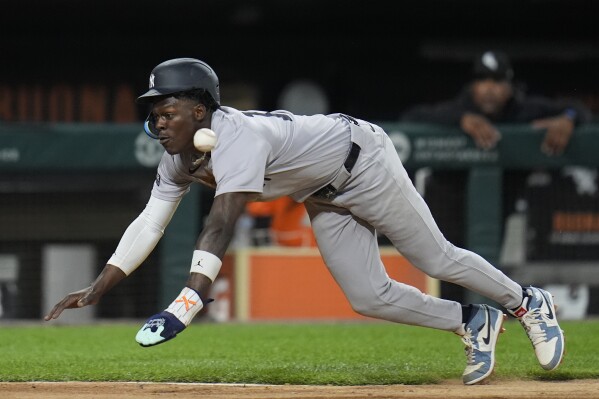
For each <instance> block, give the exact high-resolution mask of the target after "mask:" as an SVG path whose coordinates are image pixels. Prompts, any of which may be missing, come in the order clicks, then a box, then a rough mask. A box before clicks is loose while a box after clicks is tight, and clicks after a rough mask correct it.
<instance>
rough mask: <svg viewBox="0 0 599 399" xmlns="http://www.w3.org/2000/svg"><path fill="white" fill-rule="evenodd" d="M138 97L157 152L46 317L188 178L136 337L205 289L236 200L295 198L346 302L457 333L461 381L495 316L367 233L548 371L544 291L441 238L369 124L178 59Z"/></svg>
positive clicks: (80, 301) (483, 369) (489, 340)
mask: <svg viewBox="0 0 599 399" xmlns="http://www.w3.org/2000/svg"><path fill="white" fill-rule="evenodd" d="M138 101H139V102H142V103H150V104H151V105H152V112H151V113H150V115H149V116H148V119H147V121H146V124H145V128H146V131H147V133H148V134H149V135H150V136H152V137H154V138H156V139H158V140H159V141H160V143H161V144H162V146H164V148H165V150H166V152H165V154H164V156H163V158H162V160H161V162H160V165H159V166H158V175H157V178H156V181H155V183H154V186H153V189H152V193H151V196H150V199H149V201H148V203H147V206H146V208H145V209H144V211H143V212H142V213H141V214H140V215H139V217H138V218H137V219H136V220H135V221H133V222H132V223H131V225H130V226H129V227H128V228H127V230H126V231H125V233H124V235H123V237H122V238H121V241H120V243H119V245H118V246H117V248H116V251H115V252H114V255H113V256H112V257H111V258H110V260H109V261H108V263H107V265H106V266H105V268H104V269H103V271H102V272H101V274H100V275H99V276H98V278H97V279H96V280H95V281H94V282H93V283H92V284H91V286H90V287H87V288H84V289H82V290H79V291H76V292H73V293H71V294H69V295H67V296H66V297H65V298H64V299H63V300H62V301H61V302H59V303H58V304H57V305H56V306H55V307H54V308H53V309H52V310H51V311H50V312H49V313H48V315H47V316H46V317H45V319H46V320H51V319H55V318H57V317H58V316H59V315H60V314H61V312H62V311H63V310H64V309H67V308H76V307H82V306H86V305H91V304H95V303H97V302H98V301H99V299H100V298H101V297H102V295H104V294H105V293H106V292H107V291H108V290H109V289H110V288H111V287H113V286H114V285H115V284H116V283H118V282H119V281H120V280H122V279H123V278H125V277H126V276H127V275H129V274H130V273H132V272H133V271H134V270H135V269H136V268H137V267H138V266H139V265H140V264H141V263H142V262H143V261H144V260H145V259H146V257H147V256H148V255H149V254H150V252H151V251H152V250H153V249H154V247H155V246H156V244H157V243H158V241H159V240H160V238H161V236H162V234H163V232H164V229H165V227H166V226H167V224H168V223H169V221H170V219H171V217H172V215H173V214H174V212H175V211H176V209H177V205H178V204H179V202H180V200H181V198H182V197H183V196H184V195H185V193H186V192H187V191H188V190H189V186H190V185H191V184H193V183H201V184H205V185H208V186H210V187H213V188H214V189H215V190H216V192H215V198H214V203H213V205H212V208H211V210H210V213H209V215H208V218H207V221H206V223H205V227H204V230H203V231H202V232H201V234H200V236H199V238H198V240H197V244H196V248H195V251H194V252H193V254H192V256H191V266H190V275H189V278H188V280H187V282H186V286H185V287H184V288H183V290H182V291H181V293H180V295H179V296H178V297H177V298H175V300H174V301H173V302H172V303H171V305H169V306H168V308H167V309H165V310H164V311H162V312H160V313H158V314H156V315H154V316H152V317H150V318H149V319H148V320H147V322H146V323H145V324H144V326H143V327H142V328H141V329H140V330H139V332H138V334H137V336H136V340H137V342H139V344H141V345H142V346H152V345H157V344H160V343H163V342H165V341H167V340H170V339H172V338H174V337H175V336H176V335H177V334H178V333H180V332H181V331H183V330H184V329H185V328H186V326H188V325H189V324H190V322H191V320H192V319H193V317H194V316H195V315H196V314H197V312H198V311H199V310H201V309H202V307H203V306H204V305H205V304H206V303H207V302H208V301H209V299H208V298H207V294H208V289H209V287H210V285H211V283H212V282H213V281H214V279H215V278H216V276H217V275H218V273H219V270H220V267H221V259H222V258H223V256H224V254H225V251H226V249H227V246H228V245H229V243H230V241H231V238H232V237H233V233H234V229H235V225H236V222H237V219H238V218H239V216H240V215H241V214H242V213H243V212H244V210H245V206H246V204H247V202H248V201H267V200H272V199H275V198H278V197H281V196H290V197H292V198H293V199H294V200H296V201H298V202H304V203H305V206H306V209H307V210H308V213H309V216H310V220H311V223H312V227H313V230H314V234H315V236H316V240H317V244H318V248H319V250H320V253H321V254H322V257H323V259H324V261H325V263H326V265H327V267H328V269H329V270H330V272H331V274H332V275H333V277H334V279H335V281H336V282H337V284H339V286H340V287H341V289H342V290H343V292H344V294H345V296H346V297H347V299H348V300H349V302H350V303H351V306H352V307H353V309H354V310H355V311H356V312H358V313H360V314H363V315H365V316H370V317H374V318H379V319H384V320H389V321H393V322H397V323H403V324H411V325H416V326H423V327H431V328H436V329H441V330H446V331H450V332H453V333H456V334H458V335H460V336H461V337H462V340H463V341H464V343H465V345H466V353H467V366H466V369H465V370H464V373H463V376H462V378H463V381H464V383H465V384H468V385H470V384H476V383H479V382H481V381H483V380H484V379H486V378H487V377H488V376H489V375H490V374H491V372H492V371H493V367H494V363H495V344H496V341H497V337H498V335H499V333H500V332H501V331H502V323H503V320H504V317H505V315H504V314H503V312H502V311H500V310H498V309H495V308H492V307H490V306H487V305H468V306H462V305H461V304H459V303H457V302H453V301H448V300H444V299H440V298H436V297H432V296H429V295H425V294H423V293H422V292H420V291H419V290H417V289H415V288H414V287H411V286H408V285H405V284H402V283H401V282H398V281H394V280H391V279H390V278H389V276H388V275H387V273H386V272H385V268H384V266H383V264H382V262H381V258H380V254H379V248H378V244H377V238H376V237H377V235H376V234H377V233H376V232H377V231H378V232H380V233H382V234H384V235H385V236H386V237H388V238H389V240H390V241H391V242H392V243H393V245H394V246H395V248H396V249H397V250H398V251H399V252H401V253H402V255H403V256H405V257H406V258H407V259H408V260H409V261H410V263H411V264H412V265H414V266H415V267H417V268H419V269H420V270H422V271H423V272H425V273H426V274H428V275H430V276H432V277H434V278H438V279H442V280H446V281H449V282H452V283H456V284H459V285H462V286H464V287H466V288H468V289H470V290H472V291H474V292H477V293H479V294H481V295H484V296H486V297H488V298H490V299H492V300H494V301H496V302H497V303H499V304H501V305H503V306H504V307H505V308H506V309H507V310H508V311H509V312H510V313H511V314H513V315H514V316H515V317H517V318H518V320H519V321H520V322H521V324H522V325H523V326H524V327H525V329H526V332H527V334H528V336H529V338H530V340H531V342H532V344H533V346H534V350H535V353H536V356H537V358H538V360H539V362H540V364H541V366H542V367H543V368H544V369H546V370H552V369H555V368H556V367H557V366H558V365H559V364H560V362H561V360H562V356H563V352H564V338H563V332H562V330H561V329H560V327H559V325H558V322H557V319H556V315H555V306H554V304H553V300H552V296H551V294H549V293H548V292H546V291H544V290H542V289H539V288H535V287H525V288H523V287H521V286H520V285H519V284H517V283H516V282H514V281H512V280H510V279H509V278H508V277H507V276H506V275H504V274H503V273H502V272H501V271H499V270H498V269H496V268H495V267H493V266H492V265H491V264H489V263H488V262H487V261H486V260H484V259H483V258H482V257H480V256H479V255H477V254H475V253H472V252H470V251H467V250H465V249H461V248H457V247H455V246H454V245H452V244H451V243H449V242H448V241H447V240H446V239H445V238H444V237H443V234H441V232H440V231H439V229H438V227H437V225H436V224H435V221H434V220H433V218H432V216H431V213H430V212H429V209H428V208H427V206H426V203H425V202H424V200H423V199H422V198H421V197H420V195H419V194H418V193H417V192H416V190H415V188H414V187H413V185H412V183H411V181H410V179H409V177H408V175H407V173H406V171H405V169H404V167H403V165H402V163H401V161H400V159H399V157H398V155H397V152H396V150H395V148H394V146H393V144H392V143H391V141H390V139H389V138H388V137H387V134H386V133H385V132H384V131H383V129H381V128H380V127H379V126H376V125H374V124H371V123H368V122H366V121H363V120H359V119H355V118H352V117H350V116H347V115H343V114H333V115H314V116H302V115H294V114H291V113H289V112H286V111H274V112H261V111H239V110H236V109H233V108H230V107H225V106H221V105H220V94H219V81H218V78H217V76H216V74H215V72H214V71H213V70H212V68H210V67H209V66H208V65H207V64H206V63H204V62H202V61H200V60H197V59H192V58H179V59H173V60H168V61H166V62H163V63H161V64H159V65H158V66H156V67H155V68H154V69H153V71H152V73H151V75H150V89H149V90H148V91H147V92H146V93H145V94H143V95H142V96H140V97H139V98H138ZM200 129H209V130H212V131H213V132H214V133H215V134H216V143H215V145H214V146H208V147H207V148H204V150H208V149H210V148H211V150H210V151H207V152H202V151H199V150H197V149H196V147H195V146H194V135H195V134H196V132H197V131H198V130H200ZM204 132H205V131H204ZM200 139H202V137H200ZM200 141H202V140H200ZM212 147H213V148H212ZM306 288H307V291H308V290H309V287H306Z"/></svg>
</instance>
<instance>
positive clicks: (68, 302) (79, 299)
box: [44, 287, 101, 321]
mask: <svg viewBox="0 0 599 399" xmlns="http://www.w3.org/2000/svg"><path fill="white" fill-rule="evenodd" d="M100 297H101V295H99V294H98V293H96V292H95V291H94V290H93V289H92V287H87V288H84V289H82V290H79V291H75V292H71V293H70V294H68V295H67V296H66V297H64V299H63V300H62V301H60V302H58V303H57V304H56V305H54V307H53V308H52V310H51V311H50V312H49V313H48V314H47V315H46V317H44V320H46V321H48V320H52V319H57V318H58V316H60V314H61V313H62V311H63V310H65V309H73V308H82V307H84V306H87V305H95V304H96V303H98V302H99V301H100Z"/></svg>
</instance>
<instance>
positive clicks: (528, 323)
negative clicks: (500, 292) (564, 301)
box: [509, 287, 565, 371]
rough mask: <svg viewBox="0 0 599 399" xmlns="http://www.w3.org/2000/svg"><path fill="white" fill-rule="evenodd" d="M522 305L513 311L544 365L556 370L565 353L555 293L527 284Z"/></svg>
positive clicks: (545, 367) (541, 363) (547, 368)
mask: <svg viewBox="0 0 599 399" xmlns="http://www.w3.org/2000/svg"><path fill="white" fill-rule="evenodd" d="M525 291H526V296H525V297H524V301H523V302H522V305H521V306H520V308H518V309H517V310H515V311H509V312H510V313H511V314H512V315H513V316H514V317H516V318H517V319H518V321H519V322H520V324H522V326H523V327H524V329H525V330H526V334H527V335H528V338H529V339H530V342H531V343H532V347H533V348H534V350H535V355H536V356H537V360H538V361H539V364H540V365H541V367H543V368H544V369H545V370H548V371H549V370H555V369H556V368H557V367H558V366H559V365H560V363H561V362H562V359H563V356H564V348H565V343H564V332H563V331H562V329H561V328H560V326H559V324H558V323H557V316H556V308H557V307H556V306H555V304H554V303H553V296H552V295H551V294H550V293H549V292H547V291H545V290H542V289H540V288H536V287H526V288H525Z"/></svg>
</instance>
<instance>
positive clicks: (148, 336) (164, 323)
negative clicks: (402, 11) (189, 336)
mask: <svg viewBox="0 0 599 399" xmlns="http://www.w3.org/2000/svg"><path fill="white" fill-rule="evenodd" d="M184 329H185V324H183V323H181V321H179V319H177V318H176V317H175V316H174V315H173V314H171V313H169V312H167V311H162V312H160V313H158V314H155V315H154V316H152V317H150V318H149V319H148V320H147V321H146V323H145V324H144V325H143V327H142V328H141V329H140V330H139V331H138V332H137V335H136V336H135V340H136V341H137V342H138V343H139V344H140V345H141V346H153V345H158V344H161V343H163V342H166V341H168V340H170V339H173V338H175V337H176V336H177V334H178V333H180V332H181V331H183V330H184Z"/></svg>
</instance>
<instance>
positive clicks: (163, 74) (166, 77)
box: [137, 58, 220, 105]
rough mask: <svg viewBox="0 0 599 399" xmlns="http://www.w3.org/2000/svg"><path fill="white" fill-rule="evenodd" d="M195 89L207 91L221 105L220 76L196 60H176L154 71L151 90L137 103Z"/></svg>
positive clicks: (151, 77) (159, 65)
mask: <svg viewBox="0 0 599 399" xmlns="http://www.w3.org/2000/svg"><path fill="white" fill-rule="evenodd" d="M193 89H205V90H206V91H208V93H210V95H211V96H212V98H213V99H214V101H216V103H217V104H219V105H220V89H219V83H218V76H216V73H215V72H214V70H213V69H212V68H210V66H209V65H208V64H206V63H205V62H203V61H200V60H197V59H195V58H175V59H172V60H168V61H165V62H163V63H161V64H158V65H157V66H156V67H155V68H154V69H153V70H152V73H151V74H150V89H149V90H148V91H147V92H146V93H144V94H142V95H141V96H139V97H138V98H137V103H140V104H144V103H151V102H153V101H155V100H156V99H157V98H158V97H163V96H165V95H168V94H175V93H181V92H185V91H189V90H193Z"/></svg>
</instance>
